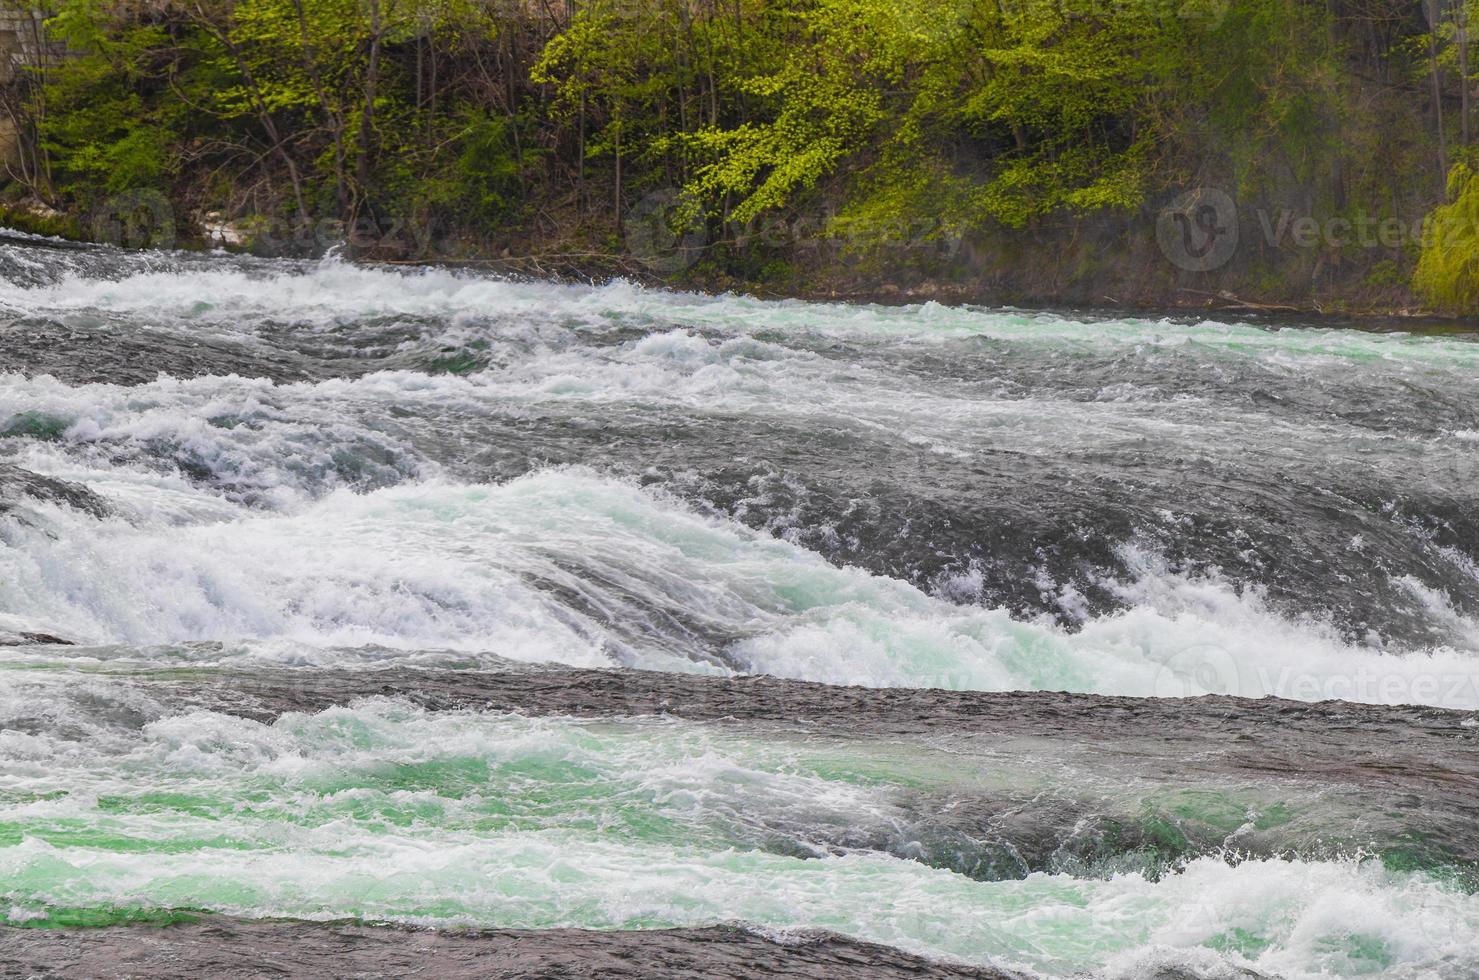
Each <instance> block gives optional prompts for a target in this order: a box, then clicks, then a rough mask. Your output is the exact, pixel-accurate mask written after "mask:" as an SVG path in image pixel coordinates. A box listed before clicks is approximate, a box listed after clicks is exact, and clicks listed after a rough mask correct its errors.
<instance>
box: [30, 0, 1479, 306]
mask: <svg viewBox="0 0 1479 980" xmlns="http://www.w3.org/2000/svg"><path fill="white" fill-rule="evenodd" d="M1425 2H1426V5H1425ZM52 13H53V15H54V16H53V17H52V18H51V20H50V21H49V22H48V27H49V30H50V32H51V34H52V36H53V37H54V38H56V39H57V40H59V41H61V42H63V43H64V44H65V46H66V52H67V54H66V56H65V57H62V56H53V57H50V58H48V59H47V60H46V63H45V64H43V65H40V66H37V67H35V68H34V69H32V70H31V71H30V72H28V73H27V75H26V77H25V78H24V79H23V80H22V82H21V83H20V84H16V85H12V86H11V87H10V89H9V91H8V92H7V94H6V105H5V111H7V112H8V113H9V114H10V116H11V118H12V119H13V120H14V121H15V122H16V123H17V124H18V125H19V127H20V129H21V130H22V131H23V133H24V134H25V135H26V139H25V141H24V146H23V149H22V151H21V152H20V154H19V155H18V156H17V158H16V159H14V160H12V161H11V162H10V164H9V178H10V181H9V186H8V188H7V190H6V191H5V193H6V195H7V196H8V200H9V201H10V207H11V209H12V213H13V214H17V215H18V214H20V213H21V212H22V209H24V208H29V209H30V211H29V213H31V214H34V213H36V212H37V211H38V210H39V209H38V208H37V206H36V202H39V203H41V204H44V205H46V206H47V207H49V208H54V209H56V210H57V211H58V212H59V213H60V214H61V215H62V217H61V218H59V219H56V220H57V221H59V222H61V223H63V224H66V223H68V222H70V223H71V228H72V230H74V231H76V232H77V233H79V234H82V235H84V236H85V235H87V234H88V231H89V228H88V216H89V215H96V214H98V213H100V210H99V209H103V210H106V209H108V208H110V207H113V208H116V207H117V206H118V205H117V202H118V201H120V200H122V201H124V202H130V201H133V202H136V201H139V200H144V199H146V198H145V197H141V195H154V196H156V197H158V198H159V199H162V200H167V201H168V202H169V203H170V206H171V209H172V210H171V212H170V213H172V215H173V220H174V221H175V222H176V223H177V224H178V232H179V234H180V236H181V238H182V240H188V239H190V238H191V237H192V236H199V235H200V232H199V230H198V229H199V227H200V225H199V222H200V216H202V215H206V214H215V213H217V212H219V213H220V215H221V216H223V217H222V220H237V221H238V222H239V224H238V227H240V228H244V229H246V230H247V234H248V236H249V237H250V236H251V235H252V234H253V229H255V230H256V231H255V235H256V237H257V238H258V241H257V242H256V245H257V247H259V248H263V249H268V250H278V251H289V250H292V249H293V248H297V247H306V246H305V243H304V239H305V237H306V236H304V235H302V234H295V232H294V229H297V230H298V232H301V231H302V230H303V229H307V228H310V227H314V228H322V227H324V222H325V221H328V222H331V224H332V226H333V227H343V228H348V229H352V234H353V237H354V240H355V242H356V243H357V246H358V247H359V248H360V249H361V250H362V251H364V252H366V253H367V254H371V255H379V256H380V257H384V258H400V259H408V260H413V259H418V258H429V257H446V256H449V255H455V256H504V257H507V258H508V259H509V260H510V261H513V262H518V261H527V262H528V263H529V264H530V265H531V267H532V268H533V269H535V270H536V271H542V270H544V269H545V268H555V267H557V266H561V263H565V264H570V263H573V264H576V265H581V264H582V263H583V264H584V265H585V266H586V267H589V268H600V267H601V263H602V262H606V263H608V265H607V266H606V267H607V268H609V269H610V270H611V271H617V272H621V271H623V270H624V269H626V268H628V267H636V266H641V265H642V263H641V262H637V261H634V259H633V255H634V253H641V252H642V248H641V247H639V246H642V247H648V250H649V251H652V248H651V247H650V246H651V244H652V243H651V241H649V239H651V238H653V235H654V232H653V231H652V228H651V225H652V222H653V221H658V222H660V223H661V224H662V225H663V227H662V228H661V229H659V230H658V232H657V233H656V237H657V238H658V239H661V244H664V245H666V244H670V243H677V245H678V246H679V247H684V246H686V247H687V250H686V251H684V252H683V253H682V256H683V258H684V260H683V261H677V262H672V263H670V264H669V265H664V264H663V263H661V262H654V261H647V262H646V264H645V270H644V271H647V272H653V273H655V274H660V275H665V276H669V277H671V278H673V279H675V280H677V281H699V282H709V283H718V284H721V285H723V284H733V283H750V284H772V285H774V286H775V288H777V289H783V290H784V289H796V288H799V287H800V286H803V285H805V284H807V283H810V284H811V285H812V286H815V284H816V282H818V281H819V279H825V278H826V277H827V276H829V275H841V274H842V272H841V271H840V270H847V273H848V274H849V275H867V276H872V277H873V279H874V280H875V282H879V281H883V280H885V279H887V278H888V276H889V275H891V274H897V275H899V276H903V275H904V274H905V270H912V271H911V273H910V274H913V275H915V277H916V278H917V279H920V278H929V277H935V278H951V277H953V278H954V280H956V281H969V280H971V279H972V278H975V279H982V278H990V277H991V276H993V275H996V276H997V277H998V279H1000V277H1001V275H1000V274H1001V270H1002V268H1005V267H1013V266H1014V263H1015V267H1017V273H1014V274H1018V276H1019V279H1020V278H1021V277H1023V276H1027V277H1029V278H1030V275H1038V276H1039V277H1047V278H1039V279H1038V280H1036V281H1037V282H1039V283H1046V284H1047V286H1046V287H1045V288H1042V289H1039V290H1038V292H1040V293H1041V294H1042V295H1045V296H1047V297H1048V298H1052V295H1053V286H1052V284H1053V283H1058V284H1060V285H1061V284H1062V283H1063V282H1071V281H1076V280H1082V281H1084V282H1094V283H1098V282H1111V283H1112V282H1114V281H1116V279H1117V278H1118V279H1122V278H1124V277H1126V276H1129V275H1142V278H1143V274H1144V273H1143V270H1141V271H1139V272H1137V271H1136V270H1135V269H1131V268H1129V267H1128V266H1127V265H1126V262H1128V261H1130V260H1129V259H1127V258H1125V257H1124V256H1136V257H1137V258H1135V261H1137V262H1141V263H1142V264H1143V265H1144V268H1145V269H1150V270H1151V273H1150V274H1151V275H1152V276H1153V277H1155V276H1159V277H1161V278H1162V279H1163V280H1164V282H1165V283H1167V284H1178V285H1180V286H1186V287H1187V288H1192V287H1196V286H1199V285H1205V287H1206V288H1207V289H1208V290H1215V289H1216V288H1217V287H1218V286H1219V284H1220V285H1222V286H1224V287H1225V286H1227V285H1228V284H1229V283H1231V284H1232V285H1233V286H1235V287H1236V288H1237V290H1239V291H1240V292H1244V293H1246V292H1250V291H1251V292H1252V293H1253V294H1256V295H1258V296H1265V297H1274V298H1280V297H1290V298H1292V299H1293V300H1296V301H1297V300H1300V299H1302V298H1305V297H1308V296H1310V295H1317V296H1319V295H1323V296H1325V297H1326V298H1327V299H1328V297H1329V296H1330V295H1331V294H1332V292H1333V291H1334V292H1339V291H1342V290H1344V291H1345V292H1347V293H1352V294H1361V293H1362V291H1363V290H1364V291H1366V293H1370V294H1372V295H1381V296H1397V297H1401V296H1403V295H1408V291H1409V290H1411V295H1413V296H1415V297H1417V300H1418V301H1419V302H1421V303H1423V304H1424V305H1426V306H1428V307H1431V308H1439V309H1447V310H1451V311H1457V312H1479V234H1476V227H1479V183H1476V182H1475V181H1474V178H1473V175H1474V173H1475V171H1476V170H1479V161H1476V160H1475V158H1474V154H1473V153H1472V151H1471V144H1472V141H1473V138H1474V136H1475V133H1474V129H1475V127H1476V126H1479V119H1475V112H1474V107H1473V106H1472V105H1471V102H1472V98H1471V89H1472V81H1471V79H1472V75H1473V73H1474V72H1475V70H1476V69H1475V67H1474V66H1472V65H1471V64H1470V57H1469V38H1468V33H1469V32H1468V28H1467V23H1468V15H1467V8H1466V7H1465V6H1463V4H1462V2H1459V3H1454V2H1450V0H1185V2H1182V0H521V2H486V0H147V2H145V0H119V2H111V3H110V2H105V0H59V2H56V3H54V5H53V6H52ZM1204 185H1205V186H1215V187H1218V188H1222V189H1225V190H1227V191H1228V192H1230V193H1231V194H1233V195H1234V196H1235V197H1236V198H1237V200H1238V202H1239V206H1240V221H1241V222H1242V225H1243V227H1244V234H1243V237H1244V239H1245V241H1251V243H1252V244H1251V245H1250V246H1249V247H1246V248H1244V249H1243V250H1242V251H1241V252H1240V253H1239V258H1238V260H1237V261H1236V262H1234V263H1231V264H1230V265H1229V266H1228V268H1226V269H1224V270H1221V271H1220V272H1219V273H1218V276H1220V278H1217V277H1213V280H1210V281H1208V282H1207V283H1205V284H1203V283H1200V282H1199V281H1195V276H1190V275H1189V274H1186V273H1183V272H1180V271H1178V270H1177V269H1175V268H1171V267H1167V265H1166V264H1165V263H1164V262H1158V261H1157V260H1156V257H1155V256H1154V255H1153V253H1150V252H1147V251H1146V250H1145V249H1144V248H1139V247H1138V246H1137V247H1136V248H1131V247H1129V245H1127V244H1126V243H1131V242H1143V241H1149V240H1153V234H1152V235H1151V236H1150V237H1149V238H1147V236H1146V235H1145V234H1144V231H1145V229H1146V228H1147V227H1150V228H1153V226H1154V213H1155V208H1156V207H1157V206H1158V205H1159V203H1160V202H1162V201H1164V200H1165V199H1166V198H1167V196H1168V195H1171V194H1173V193H1175V192H1177V191H1178V190H1180V189H1183V188H1187V187H1193V186H1204ZM147 199H149V200H153V199H154V198H147ZM634 214H635V215H637V216H638V217H639V218H642V219H643V222H645V223H641V222H639V224H640V227H639V228H637V230H636V231H634V224H633V215H634ZM654 216H655V217H654ZM1147 216H1149V217H1147ZM1290 216H1294V217H1296V218H1305V217H1308V218H1312V219H1314V220H1315V221H1317V222H1320V223H1321V224H1320V227H1321V228H1322V229H1326V228H1328V227H1329V225H1330V223H1331V222H1333V221H1340V222H1345V223H1344V224H1340V225H1338V227H1340V228H1342V229H1345V228H1357V227H1360V228H1363V229H1364V228H1366V227H1368V226H1369V227H1372V228H1379V227H1383V223H1384V222H1387V223H1391V227H1392V228H1394V229H1395V228H1401V229H1404V231H1403V233H1402V234H1400V235H1381V236H1377V235H1375V234H1373V235H1372V236H1371V237H1370V238H1369V239H1367V238H1366V237H1364V236H1363V235H1356V234H1350V235H1342V236H1331V235H1316V236H1307V238H1308V241H1306V242H1299V241H1298V240H1297V239H1296V240H1286V239H1287V236H1285V235H1283V234H1282V232H1283V231H1284V230H1285V229H1284V228H1283V225H1284V224H1286V223H1287V221H1286V219H1288V218H1289V217H1290ZM38 220H39V219H38ZM341 222H342V223H343V224H342V225H341V224H340V223H341ZM1260 228H1261V229H1262V230H1260ZM644 229H645V230H644ZM1275 232H1280V234H1277V235H1276V234H1275ZM664 236H667V237H664ZM637 238H641V239H643V241H641V242H637V241H634V239H637ZM1080 239H1083V240H1085V241H1087V242H1088V244H1083V242H1081V241H1080ZM962 242H965V243H967V245H966V247H964V248H962V247H961V245H960V243H962ZM818 243H821V245H822V246H824V247H818ZM901 243H904V244H907V245H909V246H910V249H911V250H910V251H909V252H908V254H907V256H905V255H903V253H901V252H900V251H899V246H900V244H901ZM932 244H933V245H935V246H938V247H931V246H932ZM1137 249H1138V250H1137ZM690 252H691V253H692V254H691V259H690V256H689V253H690ZM1121 253H1123V254H1121ZM643 257H644V256H643V255H642V254H638V258H643ZM1023 270H1026V271H1023ZM1043 270H1047V271H1043ZM1008 278H1010V276H1008ZM1003 281H1005V280H1003ZM1024 281H1025V280H1024ZM1033 288H1034V287H1032V286H1031V285H1030V284H1029V285H1027V286H1023V287H1022V290H1019V292H1021V291H1024V290H1025V292H1027V293H1030V292H1031V291H1032V289H1033ZM1086 288H1098V287H1097V286H1093V287H1086ZM1373 291H1374V292H1373ZM1059 292H1060V293H1062V294H1063V295H1070V296H1071V295H1072V291H1066V292H1065V291H1064V290H1062V289H1059ZM1008 298H1010V297H1008Z"/></svg>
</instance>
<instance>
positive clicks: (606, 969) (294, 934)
mask: <svg viewBox="0 0 1479 980" xmlns="http://www.w3.org/2000/svg"><path fill="white" fill-rule="evenodd" d="M0 973H4V974H5V975H6V976H12V975H14V976H32V977H73V978H75V977H117V976H149V977H158V978H166V977H180V978H190V980H194V978H196V977H202V976H355V977H405V976H427V977H433V976H434V977H443V978H447V980H454V978H483V977H549V978H563V977H571V978H575V977H604V978H618V977H630V978H633V980H635V978H642V980H667V978H674V980H676V978H683V980H698V978H709V977H772V976H787V977H796V978H807V977H815V978H818V980H822V978H831V977H839V976H847V977H877V978H889V977H900V978H902V977H915V978H918V977H960V978H967V977H970V978H976V980H1009V978H1011V977H1012V976H1013V975H1012V974H1008V973H1003V972H1001V971H998V970H992V969H988V968H982V967H969V966H957V965H952V964H944V963H936V962H933V961H931V960H927V959H924V958H923V957H919V956H914V955H911V954H909V953H905V952H902V951H900V950H897V949H892V948H890V947H888V946H879V945H876V944H874V943H867V942H860V941H858V940H855V939H848V938H845V937H843V936H838V935H835V934H832V933H808V934H805V935H801V936H797V937H794V938H791V939H788V940H786V941H782V942H778V941H776V940H773V939H767V938H765V937H763V936H759V935H756V934H755V933H752V932H748V931H745V930H743V929H736V928H732V927H728V926H713V927H709V928H701V929H646V930H636V931H615V932H598V931H592V930H583V929H546V930H514V929H499V930H491V931H485V932H459V931H445V932H442V931H435V932H434V931H429V930H412V929H399V928H387V927H379V928H373V927H367V926H360V925H352V924H347V923H317V922H292V921H249V920H242V919H232V918H228V917H226V916H201V917H200V920H199V921H196V922H182V923H177V924H174V925H169V926H166V927H165V928H148V927H143V928H140V927H127V926H124V927H112V928H103V929H83V930H75V929H67V930H50V929H47V930H39V929H0Z"/></svg>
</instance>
